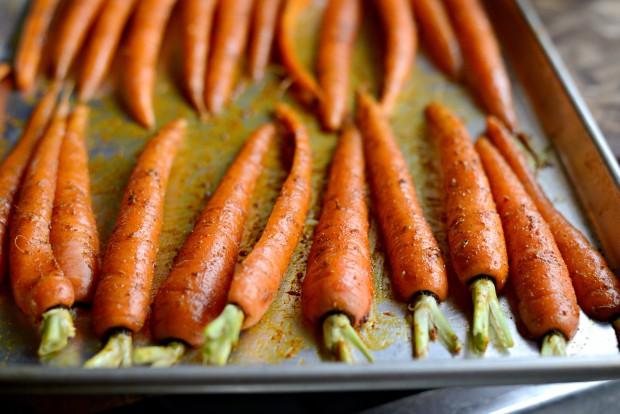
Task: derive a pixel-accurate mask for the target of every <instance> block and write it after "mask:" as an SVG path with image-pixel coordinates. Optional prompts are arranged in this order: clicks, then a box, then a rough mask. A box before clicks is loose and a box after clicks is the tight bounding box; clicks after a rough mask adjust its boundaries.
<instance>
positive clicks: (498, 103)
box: [444, 0, 518, 129]
mask: <svg viewBox="0 0 620 414" xmlns="http://www.w3.org/2000/svg"><path fill="white" fill-rule="evenodd" d="M444 1H445V4H446V7H447V9H448V12H449V13H450V17H451V19H452V24H453V26H454V30H455V31H456V34H457V36H458V39H459V43H460V45H461V50H462V52H463V59H464V69H465V75H466V77H467V80H468V82H469V83H470V84H471V85H472V87H473V89H474V92H475V93H476V95H478V98H479V99H480V101H481V103H482V105H483V106H484V108H485V109H486V110H487V111H488V112H489V113H490V114H492V115H495V116H497V117H498V118H500V119H501V120H502V121H503V122H505V123H506V124H507V125H508V126H509V127H510V128H511V129H515V128H516V127H517V123H518V122H517V115H516V113H515V110H514V103H513V100H512V88H511V86H510V78H509V77H508V73H507V72H506V68H505V66H504V62H503V61H502V56H501V53H500V50H499V45H498V44H497V39H496V38H495V34H494V33H493V29H492V28H491V23H490V22H489V19H488V18H487V16H486V14H485V13H484V10H483V9H482V6H481V5H480V2H479V1H478V0H444Z"/></svg>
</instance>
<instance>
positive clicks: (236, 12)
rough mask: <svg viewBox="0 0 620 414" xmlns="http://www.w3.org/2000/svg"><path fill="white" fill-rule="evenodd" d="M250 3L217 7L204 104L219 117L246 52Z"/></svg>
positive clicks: (232, 0)
mask: <svg viewBox="0 0 620 414" xmlns="http://www.w3.org/2000/svg"><path fill="white" fill-rule="evenodd" d="M252 4H253V0H227V1H222V2H220V4H219V7H218V10H217V25H216V28H215V38H214V40H213V51H212V52H211V57H210V58H209V70H208V73H207V85H206V90H205V101H206V102H207V108H209V110H210V111H211V112H212V113H214V114H219V113H220V112H222V110H223V109H224V105H226V103H227V102H228V100H229V99H230V94H231V93H232V90H233V87H234V83H235V74H236V72H237V66H239V62H240V60H241V57H242V55H243V52H244V51H245V46H246V44H247V42H248V32H249V30H250V20H251V16H252Z"/></svg>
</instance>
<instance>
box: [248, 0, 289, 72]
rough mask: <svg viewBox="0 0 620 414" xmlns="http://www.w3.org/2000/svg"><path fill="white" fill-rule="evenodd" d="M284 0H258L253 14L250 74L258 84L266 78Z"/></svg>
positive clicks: (249, 62) (249, 61)
mask: <svg viewBox="0 0 620 414" xmlns="http://www.w3.org/2000/svg"><path fill="white" fill-rule="evenodd" d="M281 4H282V0H256V5H255V6H254V12H253V14H252V35H251V37H250V57H249V60H248V67H249V73H250V77H251V78H252V80H254V81H256V82H258V81H259V80H261V79H262V78H263V76H265V69H266V68H267V64H268V63H269V58H270V55H271V48H272V45H273V38H274V35H275V31H276V24H277V22H278V14H279V12H280V5H281Z"/></svg>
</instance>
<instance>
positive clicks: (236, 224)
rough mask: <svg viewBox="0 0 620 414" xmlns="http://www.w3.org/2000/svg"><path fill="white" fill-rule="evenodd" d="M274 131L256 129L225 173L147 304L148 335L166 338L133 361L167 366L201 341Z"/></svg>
mask: <svg viewBox="0 0 620 414" xmlns="http://www.w3.org/2000/svg"><path fill="white" fill-rule="evenodd" d="M274 135H275V126H274V125H273V124H265V125H263V126H262V127H260V128H259V129H257V130H256V131H255V132H254V133H253V134H252V136H250V138H249V140H248V141H247V142H246V144H245V145H244V146H243V148H242V149H241V151H240V152H239V154H238V155H237V157H236V159H235V161H234V162H233V164H232V165H231V166H230V168H229V169H228V171H227V172H226V175H225V176H224V178H223V179H222V181H221V182H220V184H219V186H218V188H217V190H216V191H215V193H214V194H213V196H212V197H211V199H210V200H209V203H208V204H207V206H206V207H205V209H204V210H203V212H202V214H201V215H200V217H199V218H198V221H196V224H195V225H194V229H193V230H192V232H191V234H190V235H189V236H188V237H187V240H186V241H185V243H184V244H183V247H181V250H180V251H179V253H178V255H177V257H176V258H175V260H174V265H173V267H172V270H171V271H170V274H169V275H168V277H167V278H166V280H165V281H164V283H163V285H162V286H161V287H160V288H159V291H158V292H157V296H156V297H155V301H154V302H153V306H152V309H153V312H152V314H151V332H152V333H153V338H154V339H156V340H158V341H169V342H168V344H167V346H150V347H144V348H141V349H137V350H136V351H135V352H134V363H136V364H151V365H153V366H169V365H173V364H174V363H176V362H177V361H178V359H179V358H180V357H181V356H183V354H184V352H185V346H186V345H189V346H193V347H199V346H201V345H202V344H203V342H204V339H203V336H202V329H203V328H204V326H205V325H206V324H208V323H210V322H211V321H212V320H213V319H215V317H217V316H218V315H219V314H220V313H221V312H222V309H224V306H225V305H226V300H227V298H228V288H229V287H230V281H231V279H232V275H233V273H234V271H235V265H236V264H237V257H238V252H239V244H240V242H241V236H242V234H243V227H244V224H245V221H246V218H247V215H248V210H249V207H250V202H251V199H252V193H253V191H254V186H255V185H256V182H257V180H258V177H259V175H260V173H261V171H262V162H263V159H264V157H265V154H266V153H267V149H268V148H269V145H270V143H271V141H272V140H273V137H274Z"/></svg>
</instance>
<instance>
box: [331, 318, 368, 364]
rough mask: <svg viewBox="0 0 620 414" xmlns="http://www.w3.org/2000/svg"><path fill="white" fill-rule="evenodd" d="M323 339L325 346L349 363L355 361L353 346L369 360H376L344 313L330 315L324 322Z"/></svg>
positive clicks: (338, 357) (341, 359)
mask: <svg viewBox="0 0 620 414" xmlns="http://www.w3.org/2000/svg"><path fill="white" fill-rule="evenodd" d="M323 339H324V341H325V346H326V347H327V349H329V350H330V351H331V352H332V353H334V355H335V356H336V358H337V359H338V360H339V361H342V362H345V363H347V364H352V363H353V362H355V360H354V358H353V353H352V352H351V347H355V348H357V349H358V350H359V351H360V352H361V353H362V354H364V356H365V357H366V359H368V361H369V362H374V360H375V359H374V357H373V356H372V354H371V353H370V350H369V349H368V348H367V347H366V345H365V344H364V342H362V339H361V338H360V336H359V334H358V333H357V331H356V330H355V329H354V328H353V327H352V326H351V321H350V320H349V318H348V317H347V315H344V314H342V313H336V314H333V315H330V316H328V317H327V318H326V319H325V321H324V322H323Z"/></svg>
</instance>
